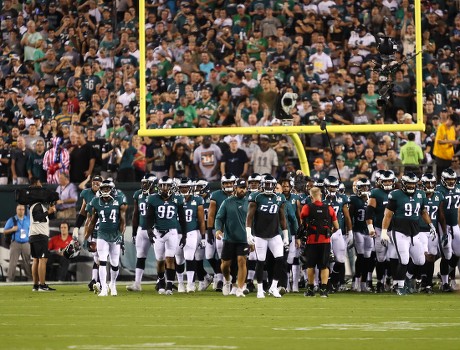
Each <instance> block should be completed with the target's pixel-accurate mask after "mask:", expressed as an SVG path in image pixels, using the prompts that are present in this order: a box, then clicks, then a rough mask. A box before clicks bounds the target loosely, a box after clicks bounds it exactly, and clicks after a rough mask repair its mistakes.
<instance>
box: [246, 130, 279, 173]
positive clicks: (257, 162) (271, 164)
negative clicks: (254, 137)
mask: <svg viewBox="0 0 460 350" xmlns="http://www.w3.org/2000/svg"><path fill="white" fill-rule="evenodd" d="M269 141H270V138H269V137H268V136H267V135H260V136H259V149H258V150H256V151H255V152H254V153H253V154H252V159H251V171H250V173H251V174H252V173H258V174H271V175H272V176H276V172H277V170H278V156H277V154H276V152H275V151H274V150H273V149H272V148H271V147H270V143H269Z"/></svg>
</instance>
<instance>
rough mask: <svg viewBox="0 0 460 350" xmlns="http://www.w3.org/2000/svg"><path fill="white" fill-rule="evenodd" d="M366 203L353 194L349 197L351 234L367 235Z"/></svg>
mask: <svg viewBox="0 0 460 350" xmlns="http://www.w3.org/2000/svg"><path fill="white" fill-rule="evenodd" d="M366 207H367V204H366V202H365V201H364V200H363V199H362V198H361V197H358V196H357V195H355V194H352V195H351V196H350V216H351V222H352V226H353V232H360V233H363V234H365V235H368V234H369V231H368V230H367V225H366Z"/></svg>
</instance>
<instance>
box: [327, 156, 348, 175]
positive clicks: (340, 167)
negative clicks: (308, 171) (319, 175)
mask: <svg viewBox="0 0 460 350" xmlns="http://www.w3.org/2000/svg"><path fill="white" fill-rule="evenodd" d="M336 164H337V168H335V167H334V168H332V169H331V170H329V176H335V177H336V178H338V179H341V181H349V180H350V177H351V173H350V169H349V168H348V166H346V165H345V157H344V156H342V155H340V156H338V157H337V158H336ZM339 174H340V175H339Z"/></svg>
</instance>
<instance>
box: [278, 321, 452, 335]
mask: <svg viewBox="0 0 460 350" xmlns="http://www.w3.org/2000/svg"><path fill="white" fill-rule="evenodd" d="M458 326H460V323H413V322H409V321H399V322H398V321H397V322H380V323H361V324H359V323H356V324H354V323H350V324H346V323H325V324H321V325H319V326H311V327H283V328H281V327H276V328H273V330H274V331H315V330H325V329H330V330H335V331H349V330H353V331H363V332H387V331H407V330H410V331H422V330H425V329H427V328H430V329H432V328H443V327H458Z"/></svg>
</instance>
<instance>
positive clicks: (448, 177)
mask: <svg viewBox="0 0 460 350" xmlns="http://www.w3.org/2000/svg"><path fill="white" fill-rule="evenodd" d="M456 183H457V173H456V172H455V170H454V169H452V168H447V169H445V170H444V171H443V172H442V173H441V184H442V185H443V186H444V187H445V188H447V189H448V190H453V189H454V188H455V185H456Z"/></svg>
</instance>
